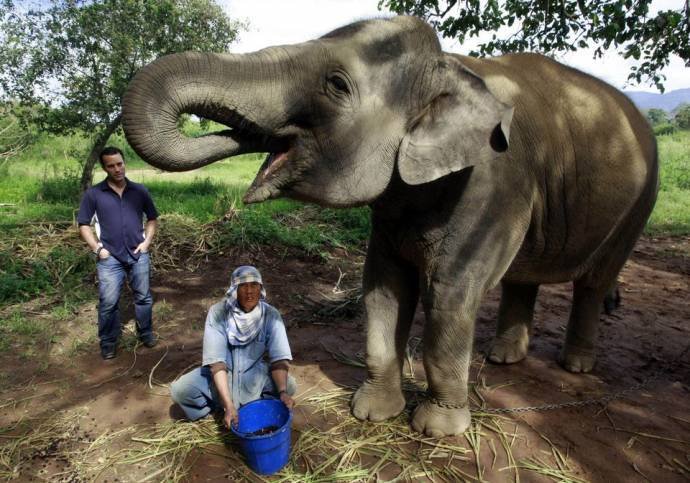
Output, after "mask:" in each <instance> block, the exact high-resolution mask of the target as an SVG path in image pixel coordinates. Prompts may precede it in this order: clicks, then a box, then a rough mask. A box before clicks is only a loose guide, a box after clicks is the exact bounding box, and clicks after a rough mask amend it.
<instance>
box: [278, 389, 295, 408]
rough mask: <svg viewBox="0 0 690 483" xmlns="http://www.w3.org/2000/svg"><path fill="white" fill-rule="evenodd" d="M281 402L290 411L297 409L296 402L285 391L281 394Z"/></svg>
mask: <svg viewBox="0 0 690 483" xmlns="http://www.w3.org/2000/svg"><path fill="white" fill-rule="evenodd" d="M280 400H281V401H282V402H283V404H285V405H286V406H287V408H288V409H292V408H293V407H295V400H294V399H292V396H290V395H289V394H288V393H287V392H285V391H283V392H281V393H280Z"/></svg>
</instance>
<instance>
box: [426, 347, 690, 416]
mask: <svg viewBox="0 0 690 483" xmlns="http://www.w3.org/2000/svg"><path fill="white" fill-rule="evenodd" d="M688 350H690V345H688V346H687V347H686V348H685V349H683V351H682V352H681V353H680V354H678V356H676V357H675V358H674V359H673V360H672V361H671V362H669V363H668V364H667V365H666V366H664V367H663V368H661V369H659V370H657V371H656V372H654V373H653V374H652V375H651V376H649V377H648V378H646V379H643V380H642V382H639V383H637V384H634V385H632V386H630V387H628V388H626V389H623V390H621V391H618V392H614V393H612V394H607V395H606V396H602V397H598V398H592V399H584V400H582V401H570V402H565V403H555V404H543V405H541V406H523V407H517V408H479V409H476V410H475V411H481V412H484V413H489V414H508V413H525V412H529V411H550V410H553V409H564V408H577V407H582V406H588V405H590V404H601V405H604V404H607V403H608V402H610V401H612V400H614V399H620V398H622V397H624V396H625V395H627V394H629V393H631V392H634V391H639V390H640V389H643V388H645V387H646V386H647V385H649V384H650V383H651V382H653V381H656V380H657V379H659V377H660V376H661V374H663V373H664V372H665V371H666V370H668V369H670V368H671V367H673V366H674V365H675V364H677V363H678V361H679V360H680V359H681V358H682V357H683V356H684V355H685V354H686V353H687V352H688ZM429 400H430V401H432V402H434V403H435V404H438V405H439V406H441V407H451V408H458V407H464V406H465V405H464V404H463V405H448V404H446V403H442V404H439V403H438V402H436V400H435V398H429Z"/></svg>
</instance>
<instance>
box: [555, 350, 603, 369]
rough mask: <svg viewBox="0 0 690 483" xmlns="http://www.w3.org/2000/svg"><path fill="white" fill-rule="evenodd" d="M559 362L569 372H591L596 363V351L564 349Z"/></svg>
mask: <svg viewBox="0 0 690 483" xmlns="http://www.w3.org/2000/svg"><path fill="white" fill-rule="evenodd" d="M558 362H559V363H560V364H561V366H563V368H564V369H565V370H566V371H568V372H575V373H578V372H591V371H592V369H593V368H594V363H595V362H596V356H595V355H594V350H591V349H580V348H577V347H564V348H563V351H562V352H561V354H560V356H559V357H558Z"/></svg>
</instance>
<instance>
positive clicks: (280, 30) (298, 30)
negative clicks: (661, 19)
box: [220, 0, 690, 92]
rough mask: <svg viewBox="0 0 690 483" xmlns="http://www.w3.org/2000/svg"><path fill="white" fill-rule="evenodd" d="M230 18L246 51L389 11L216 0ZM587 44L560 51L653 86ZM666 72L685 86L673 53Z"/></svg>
mask: <svg viewBox="0 0 690 483" xmlns="http://www.w3.org/2000/svg"><path fill="white" fill-rule="evenodd" d="M220 3H221V4H222V5H223V6H224V8H225V9H226V11H227V12H228V14H229V15H230V16H231V17H232V18H237V19H245V20H247V22H248V23H249V30H248V31H247V32H243V33H242V34H241V35H240V39H239V41H238V42H237V43H236V44H235V45H234V46H233V47H232V51H233V52H252V51H255V50H259V49H262V48H264V47H268V46H270V45H284V44H293V43H299V42H304V41H306V40H310V39H313V38H316V37H319V36H321V35H323V34H325V33H327V32H330V31H331V30H333V29H335V28H337V27H340V26H342V25H346V24H348V23H350V22H353V21H356V20H361V19H363V18H371V17H378V16H388V15H390V13H386V12H380V11H379V10H378V8H377V4H378V0H289V1H287V0H221V2H220ZM680 3H682V2H680V1H678V0H654V2H653V3H652V8H651V13H652V14H653V13H655V12H656V11H657V10H666V9H677V8H678V7H679V4H680ZM442 44H443V46H444V49H445V50H447V51H450V52H457V53H466V52H468V51H469V50H470V48H469V47H468V46H465V47H463V46H460V45H458V43H457V42H454V41H452V40H448V39H442ZM592 52H593V51H592V50H591V49H590V50H579V51H577V52H574V53H568V54H565V55H563V56H561V57H560V60H561V61H562V62H564V63H566V64H568V65H571V66H573V67H576V68H578V69H581V70H584V71H585V72H588V73H590V74H592V75H595V76H596V77H599V78H601V79H603V80H605V81H607V82H609V83H610V84H612V85H614V86H616V87H618V88H624V89H626V90H646V91H655V88H654V87H652V86H649V85H646V84H642V85H626V81H627V76H628V73H629V71H630V66H631V65H632V62H631V61H629V60H626V59H623V58H622V57H621V56H619V55H617V54H616V53H615V52H614V51H610V52H608V53H607V54H605V56H604V57H603V58H601V59H593V55H592ZM662 74H664V75H666V77H667V79H666V83H665V86H666V91H667V92H668V91H671V90H674V89H682V88H687V87H690V69H688V68H687V67H685V65H684V64H683V61H682V60H681V59H680V58H679V57H677V56H674V57H673V58H672V59H671V63H670V65H669V66H668V67H667V68H666V69H664V70H663V71H662Z"/></svg>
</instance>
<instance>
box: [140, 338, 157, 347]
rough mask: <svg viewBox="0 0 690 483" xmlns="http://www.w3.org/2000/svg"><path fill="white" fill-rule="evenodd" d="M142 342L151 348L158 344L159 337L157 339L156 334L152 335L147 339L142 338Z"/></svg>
mask: <svg viewBox="0 0 690 483" xmlns="http://www.w3.org/2000/svg"><path fill="white" fill-rule="evenodd" d="M141 343H142V344H144V347H148V348H149V349H150V348H151V347H156V344H158V339H156V338H155V337H154V336H151V337H149V338H148V339H146V340H142V341H141Z"/></svg>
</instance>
